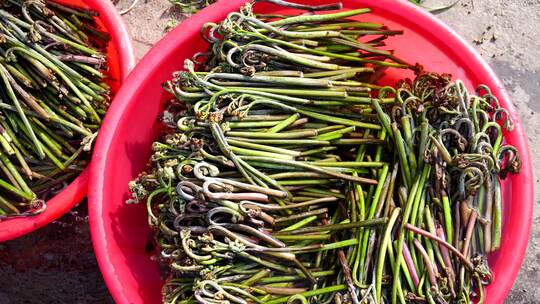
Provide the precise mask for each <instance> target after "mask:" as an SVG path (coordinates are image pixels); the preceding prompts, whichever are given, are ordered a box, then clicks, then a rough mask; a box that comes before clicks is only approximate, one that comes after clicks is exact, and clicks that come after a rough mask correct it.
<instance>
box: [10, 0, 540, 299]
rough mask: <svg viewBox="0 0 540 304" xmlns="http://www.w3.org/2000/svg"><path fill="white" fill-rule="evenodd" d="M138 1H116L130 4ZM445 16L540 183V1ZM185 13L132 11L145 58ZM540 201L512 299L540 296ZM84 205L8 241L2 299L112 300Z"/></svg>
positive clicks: (467, 4) (466, 0)
mask: <svg viewBox="0 0 540 304" xmlns="http://www.w3.org/2000/svg"><path fill="white" fill-rule="evenodd" d="M104 1H107V0H104ZM131 1H132V0H120V1H119V2H118V3H117V4H116V5H117V7H118V8H119V10H122V9H125V8H127V7H128V6H129V5H130V3H131ZM445 3H448V1H447V2H445V1H435V0H434V1H427V2H426V5H427V6H438V5H441V4H445ZM438 17H439V18H441V19H442V20H443V21H445V22H446V23H447V24H448V25H450V26H451V27H452V28H453V29H454V30H455V31H456V32H457V33H459V34H460V35H462V36H463V37H464V38H465V40H467V41H468V42H469V43H471V44H472V45H473V46H474V47H475V48H476V49H477V50H478V52H479V53H480V54H481V55H482V56H483V57H484V58H485V59H486V60H487V61H488V62H489V63H490V64H491V65H492V67H493V68H494V69H495V71H496V72H497V74H498V75H499V77H500V78H501V79H502V80H503V81H504V84H505V85H506V88H507V89H508V91H509V92H510V95H511V97H512V99H513V102H514V104H515V105H516V107H517V109H518V110H519V112H520V116H521V119H522V123H523V125H524V128H525V130H526V132H527V137H528V140H529V145H530V150H531V155H532V156H533V158H535V159H533V165H534V172H535V173H536V174H535V177H534V178H535V188H536V189H539V188H538V185H539V180H538V173H539V172H540V158H536V157H535V156H536V155H540V101H539V98H540V42H539V39H538V37H539V34H538V31H539V30H540V0H514V1H506V0H462V1H460V2H459V3H458V4H457V5H455V6H454V7H453V8H451V9H449V10H447V11H446V12H443V13H441V14H439V15H438ZM183 18H184V16H183V15H182V14H181V13H180V12H179V10H178V9H176V8H174V7H172V6H171V5H170V4H169V2H168V1H167V0H147V1H145V0H140V1H139V3H138V4H137V5H136V6H135V7H134V8H133V10H131V11H130V12H129V13H127V14H126V15H125V16H124V19H125V21H126V24H127V25H128V28H129V30H130V33H131V35H132V37H133V42H134V44H135V47H136V49H137V54H138V56H139V58H141V57H142V56H143V55H144V54H145V53H146V52H147V51H148V50H149V49H150V48H151V46H152V45H153V44H154V43H156V42H157V41H158V40H159V39H160V38H161V37H162V36H163V35H164V34H166V28H167V26H170V25H173V24H174V22H175V21H181V20H182V19H183ZM539 202H540V193H539V192H538V191H536V193H535V209H534V216H533V226H532V233H531V239H530V242H529V247H528V250H527V256H526V259H525V261H524V263H523V266H522V269H521V272H520V274H519V277H518V279H517V280H516V282H515V284H514V287H513V288H512V291H511V293H510V295H509V297H508V299H507V300H506V303H510V304H514V303H515V304H521V303H523V304H525V303H527V304H528V303H540V288H538V286H540V272H539V271H538V270H539V268H540V211H539V209H538V204H539ZM84 204H85V203H83V205H82V206H81V207H79V208H77V209H76V213H70V214H67V215H65V216H64V217H63V218H62V219H60V220H59V221H58V222H56V223H54V224H51V225H49V226H48V227H46V228H43V229H41V230H39V231H37V232H34V233H32V234H30V235H28V236H25V237H22V238H20V239H18V240H15V241H10V242H6V243H4V244H0V286H2V287H0V304H4V303H6V304H11V303H30V304H33V303H112V299H111V298H110V296H109V294H108V292H107V289H106V287H105V285H104V283H103V280H102V278H101V275H100V273H99V269H98V267H97V264H96V261H95V257H94V256H93V252H92V245H91V241H90V234H89V228H88V224H87V222H86V220H85V215H86V214H87V213H86V210H85V206H84Z"/></svg>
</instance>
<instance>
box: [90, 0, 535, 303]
mask: <svg viewBox="0 0 540 304" xmlns="http://www.w3.org/2000/svg"><path fill="white" fill-rule="evenodd" d="M334 1H335V0H325V1H322V0H319V1H307V0H305V1H298V2H304V3H309V4H323V3H330V2H334ZM244 2H246V1H245V0H222V1H218V3H217V4H215V5H213V6H211V7H209V8H207V9H205V10H203V11H201V12H200V13H198V14H196V15H194V16H192V17H191V18H190V19H188V20H186V21H184V22H183V23H182V24H181V26H179V27H178V28H177V29H175V30H174V31H172V32H171V33H169V34H168V35H167V36H166V37H165V38H164V39H163V40H162V41H160V42H159V43H158V44H157V45H156V46H155V47H154V48H153V49H152V50H151V51H150V52H149V53H148V54H147V55H146V56H145V57H144V58H143V60H142V61H141V63H140V64H139V65H138V66H137V67H136V68H135V70H134V71H133V72H132V74H131V75H130V77H129V78H128V79H127V80H126V83H125V84H124V86H123V87H122V89H121V90H120V91H119V92H118V95H117V96H116V99H115V101H114V102H113V104H112V106H111V109H110V110H109V113H108V114H107V117H106V119H105V121H104V124H103V127H102V129H101V132H100V136H99V138H98V141H97V145H96V148H95V152H94V159H93V162H92V169H91V179H90V180H91V181H90V188H89V203H90V205H89V208H90V225H91V231H92V239H93V242H94V248H95V252H96V255H97V259H98V262H99V265H100V267H101V270H102V273H103V276H104V278H105V282H106V283H107V286H108V287H109V290H110V291H111V293H112V295H113V297H114V299H115V300H116V302H117V303H131V304H139V303H145V304H150V303H160V301H161V285H162V281H161V280H160V277H159V274H158V267H157V265H156V262H154V261H153V260H151V259H150V255H149V254H148V253H146V252H145V244H146V243H147V240H148V238H149V236H151V234H150V231H149V229H148V227H147V218H146V211H145V206H144V204H140V205H136V206H134V205H126V204H124V201H125V200H126V199H127V198H128V189H127V183H128V182H129V181H130V180H131V179H133V178H134V177H136V176H137V174H138V173H139V172H141V171H142V170H143V169H144V168H145V165H146V163H147V160H148V157H149V156H150V153H151V151H150V148H151V143H152V141H153V140H154V139H155V138H156V136H157V131H158V126H159V124H158V123H157V119H156V118H157V116H158V114H159V113H160V111H161V110H162V105H163V102H164V101H165V100H166V99H167V98H170V96H168V95H167V94H165V93H164V91H163V89H162V88H161V83H162V82H164V81H165V80H168V79H170V78H171V73H172V72H174V71H176V70H179V69H181V68H182V64H183V61H184V59H185V58H191V56H192V55H193V54H194V53H195V52H198V51H201V50H204V49H206V44H205V43H204V42H203V40H202V39H201V37H200V35H199V29H200V28H201V26H202V25H203V24H204V23H205V22H217V21H220V20H222V19H223V18H225V17H226V15H227V14H228V13H229V12H231V11H234V10H237V9H238V8H239V7H240V5H241V4H243V3H244ZM342 2H343V4H344V6H345V8H359V7H371V8H372V10H373V13H372V14H369V15H367V16H365V15H364V16H361V17H360V19H362V20H364V21H376V22H382V23H384V24H386V25H388V26H389V27H390V28H392V29H403V30H404V31H405V34H404V35H403V36H400V37H395V38H390V39H388V44H389V47H390V48H392V49H395V50H396V54H397V55H398V56H399V57H400V58H402V59H405V60H407V61H409V62H420V63H421V64H422V65H424V67H425V68H426V69H427V70H429V71H434V72H447V73H451V74H452V75H453V76H454V78H459V79H462V80H463V81H464V82H465V84H466V85H467V86H468V88H469V89H473V88H474V87H475V86H477V85H479V84H486V85H488V86H489V87H490V88H491V89H492V90H493V92H494V94H495V95H496V96H497V97H498V98H499V100H500V101H501V104H502V106H504V107H506V108H507V109H508V110H509V112H510V113H512V114H511V115H512V117H513V118H514V120H515V122H516V128H515V130H514V131H513V132H512V133H511V134H507V137H506V140H507V141H508V143H510V144H512V145H514V146H517V147H518V149H519V151H520V153H521V155H522V157H523V169H522V172H521V174H520V175H515V176H512V177H510V178H509V179H508V180H507V181H505V182H504V184H503V187H504V189H503V192H504V193H503V195H504V206H503V208H504V224H503V235H502V243H501V249H500V250H499V251H498V252H497V253H495V254H494V255H492V256H491V257H490V263H491V266H492V270H493V273H494V280H493V283H492V284H491V285H490V286H489V287H488V288H487V299H486V303H489V304H497V303H502V302H503V300H504V298H505V297H506V295H507V293H508V291H509V290H510V288H511V287H512V284H513V282H514V279H515V277H516V275H517V273H518V271H519V269H520V266H521V263H522V261H523V257H524V254H525V249H526V245H527V241H528V238H529V229H530V224H531V217H532V205H533V191H532V189H533V180H532V172H531V163H530V158H529V152H528V147H527V142H526V139H525V135H524V133H523V129H522V127H521V124H520V122H519V117H518V114H517V111H516V110H515V108H514V107H513V105H512V102H511V101H510V99H509V97H508V95H507V93H506V91H505V90H504V88H503V86H502V84H501V82H500V81H499V79H498V78H497V77H496V76H495V74H494V73H493V71H492V70H491V69H490V68H489V67H488V66H487V64H486V63H485V62H484V61H483V60H482V58H481V57H480V56H479V55H478V54H477V53H476V52H475V51H474V50H473V49H472V48H471V47H470V46H469V45H467V44H466V43H465V42H464V41H463V40H462V39H461V38H460V37H459V36H458V35H457V34H456V33H454V32H453V31H452V30H451V29H450V28H448V27H447V26H446V25H444V24H442V23H441V22H440V21H438V20H437V19H436V18H435V17H433V16H432V15H430V14H429V13H427V12H425V11H423V10H421V9H419V8H417V7H415V6H413V5H411V4H409V3H407V2H405V1H395V0H378V1H370V0H343V1H342ZM255 7H256V9H257V11H258V12H265V13H269V12H272V13H277V12H278V11H277V10H278V9H277V7H275V6H271V5H266V4H257V5H256V6H255ZM285 11H287V10H283V9H279V12H285ZM410 76H412V75H410V74H406V73H405V74H404V73H403V71H398V70H393V71H392V72H390V73H389V75H387V76H386V77H385V79H384V81H385V82H388V83H392V82H393V81H395V80H396V79H399V78H402V77H410Z"/></svg>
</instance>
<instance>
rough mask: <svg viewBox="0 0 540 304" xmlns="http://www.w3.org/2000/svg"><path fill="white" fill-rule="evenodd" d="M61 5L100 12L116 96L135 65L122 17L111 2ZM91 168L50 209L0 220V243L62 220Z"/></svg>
mask: <svg viewBox="0 0 540 304" xmlns="http://www.w3.org/2000/svg"><path fill="white" fill-rule="evenodd" d="M57 2H61V3H67V4H73V5H79V6H84V7H88V8H92V9H94V10H96V11H98V12H99V17H98V25H99V27H100V29H101V30H104V31H106V32H108V33H109V34H110V36H111V42H110V43H109V46H108V48H107V63H108V66H109V73H108V74H109V75H110V79H111V81H110V82H109V84H110V85H111V87H112V91H113V93H115V92H117V91H118V89H119V88H120V85H121V83H122V82H123V80H124V79H125V78H126V77H127V75H128V74H129V72H130V71H131V70H132V69H133V67H134V66H135V63H136V60H135V51H134V49H133V46H132V43H131V38H130V36H129V34H128V31H127V28H126V25H125V24H124V22H123V20H122V17H120V15H119V14H118V13H117V11H116V9H115V7H114V6H113V5H112V3H111V1H110V0H61V1H57ZM89 175H90V169H89V168H86V169H85V170H84V171H83V172H82V173H81V174H80V175H79V176H78V177H77V178H76V179H75V180H74V181H73V182H71V183H70V184H69V185H68V186H67V187H66V188H65V189H64V190H63V191H62V192H60V193H58V194H57V195H56V196H54V197H53V198H52V199H50V200H48V201H47V209H46V210H45V211H44V212H43V213H41V214H39V215H37V216H33V217H28V218H16V219H10V220H5V221H0V243H2V242H4V241H7V240H11V239H14V238H17V237H20V236H22V235H24V234H27V233H30V232H32V231H34V230H36V229H38V228H40V227H43V226H45V225H47V224H48V223H50V222H52V221H54V220H55V219H57V218H59V217H60V216H61V215H62V214H64V213H66V212H67V211H68V210H69V209H71V208H72V207H73V206H75V205H76V204H77V203H79V202H80V201H81V200H82V199H83V198H84V196H85V195H86V192H87V190H88V177H89Z"/></svg>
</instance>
